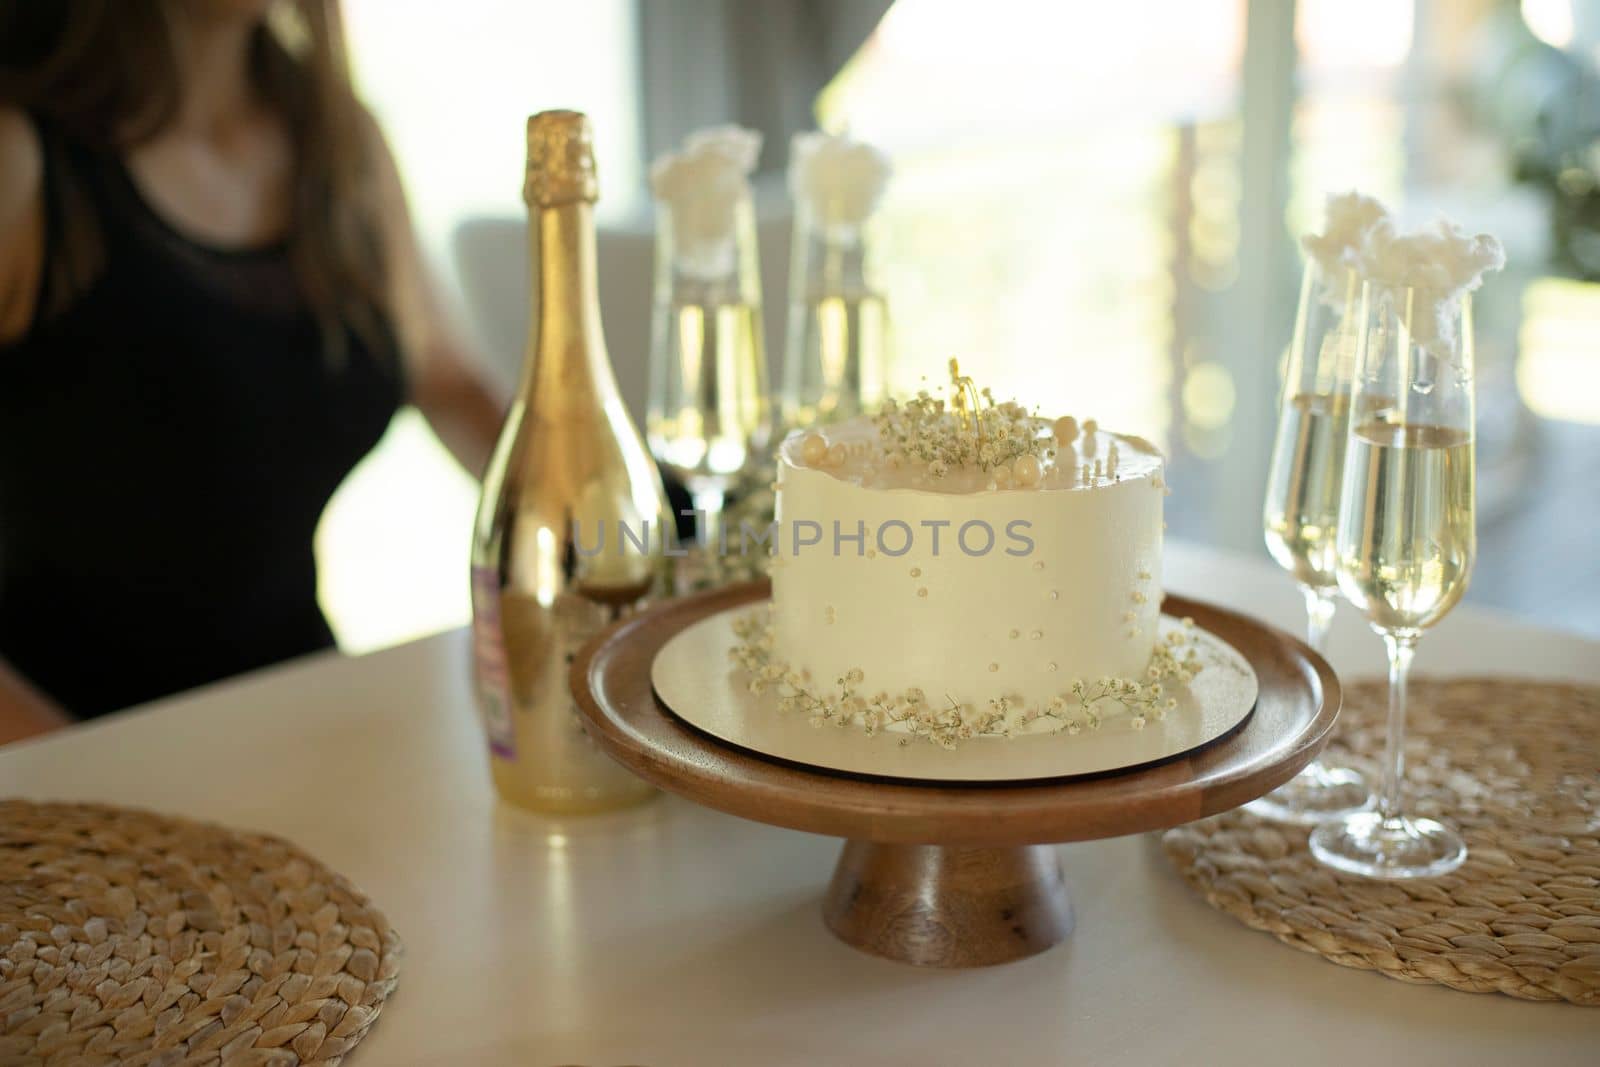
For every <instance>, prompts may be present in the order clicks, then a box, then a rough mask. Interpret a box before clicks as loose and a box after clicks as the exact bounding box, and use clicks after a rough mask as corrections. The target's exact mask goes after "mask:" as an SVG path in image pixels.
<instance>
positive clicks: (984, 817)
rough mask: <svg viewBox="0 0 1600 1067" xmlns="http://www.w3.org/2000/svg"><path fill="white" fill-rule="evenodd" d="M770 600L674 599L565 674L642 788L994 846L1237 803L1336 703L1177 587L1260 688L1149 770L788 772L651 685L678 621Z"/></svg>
mask: <svg viewBox="0 0 1600 1067" xmlns="http://www.w3.org/2000/svg"><path fill="white" fill-rule="evenodd" d="M768 593H769V589H768V586H767V584H766V583H765V582H758V583H751V584H747V585H739V586H732V587H729V588H726V589H722V590H716V591H713V592H710V593H704V594H701V595H698V596H693V597H686V598H683V599H681V600H674V601H669V602H667V603H665V604H662V605H660V606H659V607H656V608H654V609H651V610H649V611H646V612H643V613H641V614H639V615H636V616H634V617H632V618H629V619H625V620H623V621H622V622H620V623H618V624H617V625H615V626H613V627H612V628H610V629H609V630H607V631H606V632H604V633H602V634H600V635H598V636H597V637H596V638H595V639H594V640H593V641H591V642H590V643H589V644H588V645H587V646H586V647H585V648H584V649H583V650H582V651H581V652H580V653H579V655H578V657H577V658H576V659H575V660H574V662H573V665H572V674H571V677H572V683H573V694H574V696H575V698H576V700H577V703H578V706H579V708H580V709H581V710H582V712H583V714H584V716H585V719H586V721H587V724H588V727H589V730H590V733H591V734H592V735H593V736H594V738H595V740H596V741H597V742H598V743H599V744H600V745H601V746H602V747H603V748H604V749H605V750H606V751H607V752H609V753H610V754H611V755H612V756H613V757H614V758H616V759H617V760H618V761H620V762H621V763H623V764H624V765H625V766H627V767H628V768H630V769H631V770H632V771H634V773H636V774H638V775H639V776H640V777H642V778H644V779H645V780H646V781H649V782H652V783H654V784H655V785H658V786H660V787H661V788H663V789H666V790H670V791H672V792H675V793H679V794H682V795H683V796H686V797H688V798H690V799H691V800H694V801H697V802H698V803H701V804H705V805H706V806H708V807H712V808H716V809H718V810H720V811H725V812H728V813H730V814H733V815H738V816H741V817H743V818H747V819H753V820H756V821H758V822H764V823H770V824H773V825H777V826H786V827H789V828H791V829H795V830H805V831H809V832H811V833H819V834H828V835H831V836H834V837H845V838H851V839H855V840H867V841H877V842H885V843H895V844H941V845H964V846H973V847H985V846H987V847H996V846H1008V845H1025V844H1041V843H1046V842H1064V841H1082V840H1090V839H1095V838H1102V837H1115V836H1120V835H1122V834H1132V833H1141V832H1144V831H1147V830H1156V829H1162V828H1165V827H1170V826H1176V825H1179V824H1181V823H1186V822H1190V821H1192V820H1194V819H1199V818H1202V817H1204V816H1207V815H1213V814H1215V813H1217V812H1220V811H1226V810H1228V809H1230V808H1234V807H1237V806H1238V805H1240V804H1243V803H1244V802H1245V801H1247V800H1252V799H1254V798H1255V797H1258V796H1260V795H1262V794H1264V793H1267V792H1270V791H1271V790H1273V789H1275V788H1277V787H1278V786H1279V785H1282V784H1283V783H1284V782H1286V781H1288V780H1289V779H1290V778H1292V777H1294V775H1295V774H1296V773H1298V772H1299V770H1300V769H1301V768H1302V767H1304V766H1305V765H1306V764H1307V763H1309V762H1311V760H1312V759H1313V758H1314V757H1315V756H1316V754H1317V753H1318V752H1319V751H1320V750H1321V749H1322V747H1323V745H1324V744H1326V743H1327V740H1328V735H1329V731H1330V730H1331V729H1332V727H1333V722H1334V718H1335V716H1336V715H1337V714H1338V710H1339V700H1340V695H1339V682H1338V679H1337V678H1336V677H1335V676H1334V674H1333V671H1332V669H1331V668H1330V667H1328V665H1327V664H1326V663H1325V662H1324V661H1323V660H1322V659H1321V658H1319V657H1317V656H1316V655H1315V654H1314V653H1312V652H1311V651H1310V649H1308V648H1306V646H1305V645H1303V644H1302V643H1300V642H1299V641H1297V640H1295V639H1294V638H1292V637H1290V636H1289V635H1288V634H1285V633H1283V632H1282V631H1279V630H1275V629H1273V628H1271V627H1268V626H1264V625H1262V624H1260V623H1257V622H1255V621H1253V620H1250V619H1248V618H1245V617H1244V616H1242V615H1238V614H1235V613H1233V612H1230V611H1227V610H1224V609H1222V608H1217V607H1213V606H1211V605H1208V604H1204V603H1201V602H1199V601H1193V600H1187V599H1184V598H1182V597H1176V596H1169V597H1167V599H1166V601H1165V603H1164V605H1163V610H1164V611H1166V612H1167V613H1168V614H1173V615H1189V616H1193V618H1194V619H1195V622H1196V623H1197V624H1198V625H1200V626H1202V627H1204V628H1205V629H1207V630H1210V631H1211V632H1212V633H1214V634H1216V635H1218V636H1219V637H1221V638H1223V639H1224V640H1226V641H1227V642H1228V643H1229V644H1231V645H1233V646H1234V648H1236V649H1238V650H1239V652H1240V653H1242V654H1243V655H1244V656H1245V658H1246V659H1248V660H1249V661H1250V664H1251V666H1252V667H1254V668H1255V671H1256V675H1257V678H1258V680H1259V682H1260V687H1261V694H1260V697H1259V699H1258V700H1257V704H1256V709H1255V712H1254V713H1253V714H1252V715H1251V716H1250V718H1249V719H1247V720H1245V723H1244V725H1243V726H1242V727H1240V729H1239V730H1237V731H1236V732H1235V733H1233V734H1232V735H1230V736H1228V737H1225V738H1223V739H1222V740H1220V741H1218V742H1216V743H1215V744H1213V745H1210V746H1208V747H1206V748H1203V749H1201V750H1199V751H1197V752H1194V753H1191V754H1189V755H1186V756H1182V757H1179V758H1177V759H1174V760H1171V761H1169V762H1167V763H1163V764H1160V765H1158V766H1155V767H1151V768H1147V769H1143V770H1137V771H1130V772H1124V773H1120V774H1112V775H1106V776H1099V777H1092V778H1083V779H1071V780H1057V781H1042V782H1027V783H1020V784H1016V785H965V784H936V783H906V782H890V781H885V780H878V779H873V778H870V777H865V776H859V775H846V774H838V773H832V772H827V771H821V770H816V769H809V768H805V767H800V766H793V765H788V764H784V763H781V762H778V761H775V760H772V759H768V758H765V757H761V756H756V755H754V754H751V753H748V752H745V751H743V750H740V749H737V748H734V747H732V746H729V745H726V744H723V743H722V742H719V741H716V740H713V739H712V738H710V737H707V736H705V735H704V734H701V733H699V732H698V731H696V730H694V729H693V728H692V727H689V726H687V725H685V724H684V723H683V722H682V721H680V720H679V719H678V718H676V717H675V716H674V715H673V714H672V713H671V712H670V711H668V710H667V709H666V708H665V707H663V706H662V705H661V704H660V702H659V701H658V700H657V699H656V697H655V694H654V692H653V691H652V689H651V686H650V664H651V661H652V660H653V659H654V657H655V654H656V652H657V650H659V649H660V648H661V646H662V645H664V644H665V643H666V642H667V640H668V639H670V638H671V637H672V636H673V635H674V634H676V633H677V632H678V631H679V630H681V629H683V628H684V627H685V626H688V625H690V624H692V623H694V622H697V621H699V620H700V619H703V618H705V617H707V616H708V615H711V614H714V613H716V612H719V611H722V610H725V609H727V608H731V607H736V606H738V605H740V604H744V603H754V602H757V601H760V600H762V599H764V598H765V597H766V596H767V595H768ZM706 669H707V670H726V669H728V666H727V663H726V662H722V663H714V664H707V668H706ZM1055 740H1058V741H1061V742H1063V743H1067V744H1070V743H1071V741H1070V740H1069V739H1066V738H1059V739H1055ZM1043 743H1050V742H1049V741H1048V740H1047V741H1044V742H1043Z"/></svg>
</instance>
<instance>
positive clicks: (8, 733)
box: [0, 659, 72, 745]
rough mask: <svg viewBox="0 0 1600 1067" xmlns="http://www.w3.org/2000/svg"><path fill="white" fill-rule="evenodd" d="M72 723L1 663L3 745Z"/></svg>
mask: <svg viewBox="0 0 1600 1067" xmlns="http://www.w3.org/2000/svg"><path fill="white" fill-rule="evenodd" d="M71 722H72V719H71V718H70V717H69V716H68V715H67V713H66V712H64V711H62V710H61V709H60V708H59V707H57V706H56V704H55V702H54V701H52V700H51V699H50V698H49V697H47V696H45V695H44V694H43V693H41V692H39V691H38V690H37V689H35V688H34V687H33V686H32V685H30V684H29V683H28V680H27V679H26V678H24V677H23V676H22V675H20V674H18V673H17V672H16V670H15V669H14V668H12V666H11V665H10V664H9V663H7V662H6V661H5V660H4V659H0V745H4V744H7V743H8V742H11V741H20V740H22V739H23V738H24V737H34V736H37V735H38V734H45V733H49V732H50V731H51V730H59V729H60V728H61V727H63V726H67V725H69V724H71Z"/></svg>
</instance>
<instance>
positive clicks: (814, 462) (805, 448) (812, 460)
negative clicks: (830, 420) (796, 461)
mask: <svg viewBox="0 0 1600 1067" xmlns="http://www.w3.org/2000/svg"><path fill="white" fill-rule="evenodd" d="M827 458H828V442H827V439H826V438H824V437H823V436H822V435H821V434H820V433H808V434H806V435H805V436H804V437H802V438H801V439H800V459H801V460H802V461H803V462H804V463H805V465H806V466H808V467H820V466H822V464H823V461H824V460H826V459H827Z"/></svg>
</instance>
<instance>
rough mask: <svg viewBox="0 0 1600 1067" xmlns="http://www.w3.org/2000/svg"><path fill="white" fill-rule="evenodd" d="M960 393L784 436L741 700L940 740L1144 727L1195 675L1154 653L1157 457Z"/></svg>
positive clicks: (1171, 654)
mask: <svg viewBox="0 0 1600 1067" xmlns="http://www.w3.org/2000/svg"><path fill="white" fill-rule="evenodd" d="M968 388H969V390H970V386H969V387H968ZM970 395H971V398H972V399H971V401H970V402H969V404H968V406H967V408H966V410H949V409H946V408H945V406H944V405H943V404H942V403H941V402H940V401H936V400H932V399H931V398H927V397H926V396H925V395H924V397H923V398H922V399H920V400H918V401H913V402H911V403H910V404H908V405H905V406H903V407H899V406H893V405H891V407H890V408H889V409H888V410H886V412H885V413H884V414H882V415H879V416H877V417H876V418H867V417H862V418H857V419H852V420H849V421H846V422H841V423H837V424H834V425H831V426H827V427H824V428H821V429H819V430H815V431H809V432H797V433H794V434H791V435H790V436H789V437H788V438H787V439H786V440H785V441H784V442H783V445H782V447H781V448H780V450H779V454H778V480H777V489H778V493H777V500H778V503H777V517H778V528H779V537H780V540H781V542H782V543H781V544H779V545H777V546H776V549H777V550H776V553H775V558H774V559H773V561H772V568H771V574H772V604H771V618H770V624H769V625H767V626H763V625H761V624H759V623H756V622H748V623H746V625H745V627H744V629H743V630H742V631H741V633H742V635H743V637H744V644H743V645H741V646H740V647H739V648H737V649H735V658H737V659H739V660H740V661H741V662H742V663H743V664H744V666H745V667H746V668H747V669H749V670H750V671H752V672H753V674H754V677H753V679H752V682H751V685H752V688H755V689H757V690H762V689H765V688H766V687H768V686H771V687H772V688H774V689H775V690H776V691H777V692H778V693H779V695H780V696H781V697H782V699H783V706H784V707H785V709H787V710H792V711H804V712H807V713H809V714H810V715H811V716H812V717H813V719H814V720H819V721H835V722H840V721H843V722H853V723H857V724H859V725H864V726H866V727H867V728H868V729H869V731H875V730H878V729H885V730H899V731H905V732H909V733H914V734H921V735H925V736H929V737H931V738H932V739H934V740H936V741H940V742H942V743H947V744H948V743H951V742H953V741H955V740H959V739H961V738H965V737H969V736H974V735H1006V736H1011V735H1015V734H1018V733H1030V734H1031V733H1042V732H1050V731H1053V730H1061V729H1065V730H1069V731H1071V732H1077V731H1078V730H1079V729H1081V728H1086V727H1087V728H1092V727H1096V726H1098V725H1099V722H1100V720H1101V719H1102V718H1104V717H1106V716H1109V715H1111V714H1115V713H1117V712H1126V713H1128V714H1129V716H1130V717H1131V719H1133V720H1135V721H1134V725H1135V726H1139V725H1142V724H1143V721H1144V719H1145V718H1146V717H1148V716H1150V715H1152V714H1153V715H1156V716H1159V715H1160V714H1161V713H1162V712H1163V711H1164V710H1165V708H1166V707H1168V706H1169V705H1170V699H1169V698H1167V696H1166V695H1165V694H1164V693H1163V690H1162V688H1161V684H1160V683H1161V681H1162V680H1163V679H1168V678H1172V677H1175V676H1183V675H1184V674H1185V671H1186V670H1192V669H1193V668H1192V667H1186V665H1185V663H1184V661H1183V659H1182V655H1183V650H1182V648H1181V647H1180V646H1178V645H1169V644H1167V643H1166V642H1161V643H1160V646H1159V647H1158V644H1157V620H1158V617H1159V612H1160V604H1161V589H1160V584H1159V576H1160V573H1161V541H1162V525H1163V524H1162V503H1163V497H1164V495H1165V492H1164V489H1165V486H1164V484H1163V481H1162V469H1163V462H1162V458H1161V455H1160V453H1159V452H1158V451H1157V450H1156V449H1155V448H1154V447H1153V446H1151V445H1150V444H1149V443H1148V442H1145V441H1143V440H1140V439H1139V438H1135V437H1127V436H1122V435H1117V434H1110V433H1106V432H1103V431H1100V430H1098V428H1097V427H1095V426H1094V423H1093V422H1092V421H1086V422H1085V423H1084V425H1083V427H1082V428H1081V429H1080V428H1079V427H1078V426H1077V424H1076V423H1075V422H1074V420H1072V419H1066V418H1064V419H1060V420H1057V421H1056V422H1055V423H1051V422H1048V421H1045V420H1042V419H1039V418H1035V417H1031V416H1029V415H1027V414H1025V413H1024V412H1023V411H1022V410H1021V409H1020V408H1019V407H1017V406H1016V405H1014V404H1005V405H999V406H994V405H988V406H984V405H983V404H982V402H981V401H979V400H978V398H977V396H976V394H975V393H973V394H970ZM974 409H976V410H977V411H979V412H981V415H978V416H975V415H973V414H972V412H973V410H974Z"/></svg>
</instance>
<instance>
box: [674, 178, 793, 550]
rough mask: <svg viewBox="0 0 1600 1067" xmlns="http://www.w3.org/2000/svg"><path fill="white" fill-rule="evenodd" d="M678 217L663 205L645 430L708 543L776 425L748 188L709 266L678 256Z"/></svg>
mask: <svg viewBox="0 0 1600 1067" xmlns="http://www.w3.org/2000/svg"><path fill="white" fill-rule="evenodd" d="M677 223H678V220H677V219H676V218H675V216H674V213H673V210H672V208H671V207H670V206H669V205H668V204H666V203H662V204H660V205H659V213H658V216H657V229H656V235H657V236H656V278H655V301H654V309H653V313H652V316H651V338H650V397H649V405H648V409H647V411H646V415H645V436H646V438H647V439H648V440H649V442H650V451H651V452H652V453H653V454H654V455H655V457H656V460H657V462H659V463H660V464H661V466H662V467H663V468H665V469H666V470H668V471H671V472H672V473H673V474H675V475H676V476H677V477H678V478H679V479H681V480H682V482H683V484H684V486H685V487H686V488H687V489H688V490H689V494H690V496H691V497H692V498H693V501H694V508H695V511H697V512H699V515H698V519H699V526H700V530H699V539H700V541H701V542H702V544H708V543H712V542H713V541H714V539H715V531H717V530H718V529H720V526H721V521H722V511H723V504H724V501H725V498H726V495H727V492H728V490H729V489H731V488H733V487H735V486H736V485H737V484H738V482H739V479H740V476H741V474H743V473H744V472H745V471H746V470H747V469H748V468H749V467H750V466H751V465H752V464H754V463H758V462H760V460H761V459H762V457H763V456H764V455H765V453H766V449H767V447H768V444H769V438H770V436H771V431H772V420H771V411H770V407H771V401H770V398H769V395H768V389H767V358H766V350H765V344H764V342H763V339H762V325H761V277H760V267H759V264H758V261H757V258H756V227H755V213H754V210H753V208H752V206H751V203H750V199H749V196H748V195H745V196H742V197H741V198H740V199H739V200H738V202H737V203H736V204H734V205H733V233H732V239H731V241H730V242H729V245H728V247H727V249H726V252H727V254H726V255H725V256H724V257H721V258H720V260H719V261H718V262H717V263H715V264H714V266H715V269H711V270H708V269H707V268H706V265H705V264H704V263H695V264H693V265H692V266H686V265H685V263H684V262H683V261H682V260H681V258H680V257H679V256H678V255H677V244H678V235H677V232H676V231H677ZM707 556H708V557H709V558H711V559H712V560H713V561H714V559H715V554H714V553H707ZM713 565H714V562H713Z"/></svg>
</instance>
